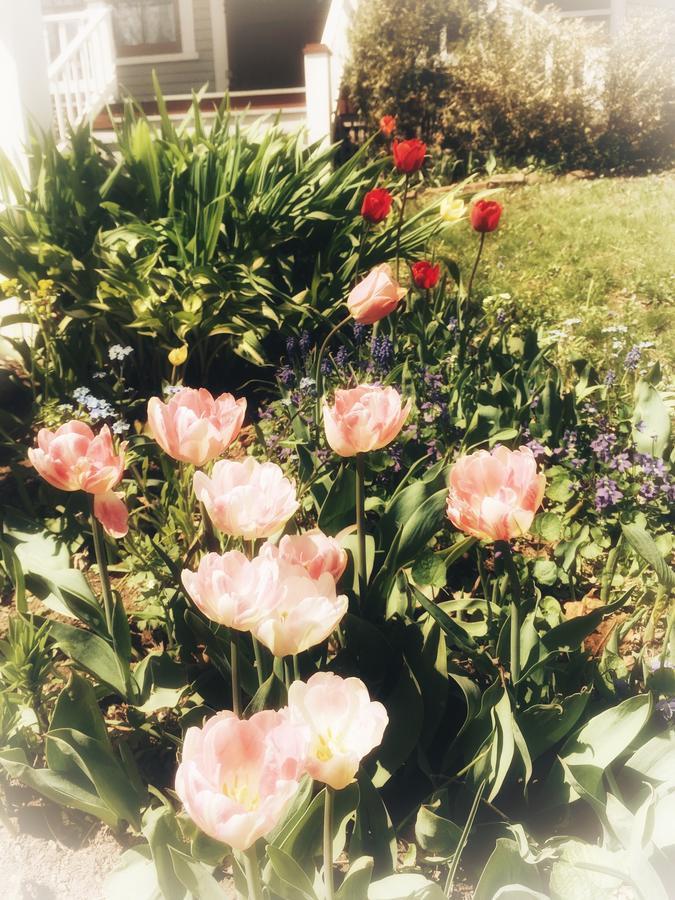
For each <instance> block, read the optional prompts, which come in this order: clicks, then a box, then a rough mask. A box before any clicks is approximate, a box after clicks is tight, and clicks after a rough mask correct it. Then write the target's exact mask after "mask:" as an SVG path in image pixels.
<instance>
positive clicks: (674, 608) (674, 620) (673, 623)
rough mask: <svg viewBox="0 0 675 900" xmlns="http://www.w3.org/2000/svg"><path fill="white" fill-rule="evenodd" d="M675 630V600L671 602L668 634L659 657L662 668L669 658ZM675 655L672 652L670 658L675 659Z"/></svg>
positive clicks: (667, 622) (665, 636)
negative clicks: (674, 657)
mask: <svg viewBox="0 0 675 900" xmlns="http://www.w3.org/2000/svg"><path fill="white" fill-rule="evenodd" d="M674 629H675V599H673V600H671V601H670V612H669V613H668V618H667V620H666V633H665V634H664V635H663V647H662V648H661V655H660V657H659V659H660V662H661V666H664V665H665V664H666V659H667V658H668V650H669V648H670V644H671V641H672V636H673V630H674ZM674 655H675V654H674V653H673V651H672V650H671V653H670V658H671V660H672V659H673V656H674Z"/></svg>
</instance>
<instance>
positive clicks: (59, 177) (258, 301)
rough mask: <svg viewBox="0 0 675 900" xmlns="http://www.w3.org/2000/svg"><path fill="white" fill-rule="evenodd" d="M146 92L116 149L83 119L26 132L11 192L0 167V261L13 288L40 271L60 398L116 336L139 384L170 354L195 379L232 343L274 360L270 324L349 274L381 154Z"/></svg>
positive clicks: (375, 255) (323, 309) (388, 236)
mask: <svg viewBox="0 0 675 900" xmlns="http://www.w3.org/2000/svg"><path fill="white" fill-rule="evenodd" d="M158 103H159V106H160V110H161V113H162V118H161V122H160V124H159V126H158V127H155V125H154V124H152V123H151V122H150V121H149V120H148V119H147V118H146V117H145V116H144V115H143V113H141V112H140V111H139V110H137V109H136V107H135V106H134V105H133V104H132V103H131V101H128V103H127V106H126V110H125V115H124V120H123V122H122V123H121V125H120V126H119V128H118V129H117V136H116V141H117V145H118V152H119V158H117V157H115V156H113V154H112V153H111V151H110V150H109V149H108V148H105V147H103V146H101V145H100V144H98V142H96V141H95V140H94V139H93V138H92V136H91V134H90V133H89V130H88V128H87V127H85V126H83V127H81V128H79V129H78V130H77V131H76V132H75V133H73V134H72V136H71V143H70V145H69V146H68V148H66V149H63V150H62V149H59V148H58V147H57V145H56V143H55V141H54V140H53V139H52V138H49V137H47V138H46V139H45V140H44V142H38V141H35V142H34V144H33V154H32V159H31V172H30V185H29V187H27V188H24V187H23V186H22V184H21V181H20V179H19V177H18V174H17V173H16V171H15V170H14V169H13V168H12V166H11V164H10V163H9V161H8V160H6V159H5V160H4V161H3V163H2V175H1V176H0V188H2V199H3V201H4V203H6V204H7V206H6V208H5V209H4V210H3V211H2V213H1V214H0V273H2V274H4V275H5V276H7V277H8V278H11V279H16V280H17V281H18V282H19V288H20V290H21V291H22V293H23V294H24V296H25V298H26V299H27V300H30V299H31V297H34V296H35V294H36V293H37V292H39V286H40V282H41V281H44V280H49V281H50V282H51V284H52V286H53V291H52V295H53V301H54V305H55V311H56V313H57V314H58V316H59V318H60V321H61V324H60V327H59V329H58V332H57V333H56V334H55V335H54V336H53V339H54V340H55V341H57V342H58V350H56V351H55V355H56V356H58V357H60V358H63V359H66V360H68V367H69V369H70V370H71V371H73V372H75V373H77V376H78V378H77V379H75V381H74V382H71V383H68V384H61V387H60V392H61V394H62V397H63V398H64V399H65V398H66V397H67V396H68V394H70V393H71V392H72V390H73V389H74V388H75V387H76V386H77V385H78V383H79V384H84V383H88V382H89V380H90V378H91V376H92V374H93V373H94V371H96V370H97V369H98V370H100V369H102V368H103V367H104V366H105V364H106V360H107V356H108V349H109V347H110V346H111V345H115V344H118V343H121V344H130V345H131V346H132V347H134V349H136V351H137V354H136V358H137V359H138V361H139V367H140V368H139V371H138V376H139V378H140V377H141V376H142V381H143V385H144V387H145V388H152V389H158V388H159V386H160V384H161V380H162V378H167V377H168V376H169V375H170V373H171V370H172V363H171V362H170V361H169V360H168V358H167V355H168V353H170V352H171V351H172V350H175V351H177V352H178V353H179V354H180V353H182V354H183V356H185V354H187V357H186V359H182V361H181V362H182V364H186V365H187V371H188V376H187V377H188V378H192V379H193V380H195V381H196V382H198V383H200V384H202V383H206V382H207V381H208V379H209V376H210V373H212V372H213V371H214V370H215V371H216V372H221V371H223V369H224V368H227V369H231V367H232V365H233V359H232V354H236V355H237V356H239V357H241V358H243V359H244V360H246V361H247V362H250V363H253V364H255V365H264V364H266V363H267V362H268V360H270V359H271V360H272V361H274V360H275V359H276V358H278V350H279V348H278V332H279V328H280V327H281V326H283V327H284V328H285V329H286V330H289V331H296V330H300V329H301V328H309V329H311V330H317V329H318V330H320V329H321V328H322V327H323V323H324V321H325V320H324V316H325V315H326V314H330V312H331V310H332V309H334V307H335V306H336V304H337V303H338V301H339V298H340V297H341V296H342V295H343V294H344V291H345V287H346V286H347V285H348V284H349V282H350V279H351V278H352V277H353V274H354V268H353V267H354V262H355V259H356V257H355V255H354V249H355V248H356V247H358V245H359V241H360V239H361V231H362V221H363V220H362V218H361V215H360V202H361V199H362V197H363V194H364V193H365V192H366V191H367V190H368V188H370V187H372V186H374V184H375V182H376V181H377V180H378V178H379V176H380V174H381V172H382V168H383V162H384V161H383V160H377V159H376V160H371V161H369V162H366V161H365V153H366V151H365V150H364V151H362V152H361V153H359V154H358V155H357V156H356V157H355V158H354V159H352V160H350V161H348V162H346V163H344V164H342V165H340V166H338V167H334V166H333V159H334V156H335V153H336V148H335V147H332V148H328V149H325V148H323V149H322V148H320V147H310V148H306V147H305V145H304V138H303V136H302V135H300V134H294V135H288V134H285V133H284V132H283V131H281V130H280V129H278V128H275V127H271V128H270V129H268V130H267V131H266V132H265V133H264V135H263V136H262V137H260V138H256V137H254V136H253V135H252V134H247V133H242V132H241V131H240V130H239V126H238V125H237V124H236V122H235V121H234V119H233V118H232V116H231V115H230V113H229V111H228V109H227V107H226V106H225V105H223V107H222V108H221V109H220V110H219V112H218V114H217V115H216V117H215V119H214V121H213V122H212V123H211V124H210V125H208V126H207V125H206V123H204V122H203V121H202V118H201V113H200V111H199V108H198V104H197V103H196V102H195V106H194V109H193V111H192V113H191V114H190V115H189V116H188V118H187V119H186V121H185V122H184V123H183V124H182V125H180V126H178V127H176V126H174V125H173V124H172V123H171V122H170V120H169V118H168V116H167V114H166V111H165V109H164V106H163V100H162V97H161V94H160V93H159V88H158ZM434 227H436V225H435V222H434V220H433V219H430V218H429V216H428V215H420V216H417V217H413V218H412V219H408V221H407V222H406V223H405V224H404V226H403V229H402V233H401V240H400V246H401V253H402V255H403V256H404V257H409V256H410V255H412V254H414V253H416V252H418V251H419V250H420V249H421V247H422V246H423V245H424V243H425V241H426V240H427V238H428V236H429V234H430V232H431V230H432V229H433V228H434ZM395 238H396V231H395V225H394V224H391V226H390V227H389V228H385V229H384V230H383V231H380V232H378V234H377V235H376V236H373V237H372V240H368V241H366V243H365V245H364V247H363V251H362V261H363V263H364V264H367V265H374V264H376V263H378V262H382V261H383V260H384V259H385V258H387V257H389V256H391V253H392V251H393V247H394V242H395ZM83 343H87V344H88V345H91V346H92V348H93V352H92V353H91V354H87V355H86V356H83V355H82V353H81V347H82V345H83ZM87 366H88V368H87ZM214 377H216V378H218V377H219V376H217V375H216V376H214ZM128 378H129V379H133V371H128ZM221 380H222V377H221ZM227 381H228V383H231V382H232V379H231V378H229V379H227Z"/></svg>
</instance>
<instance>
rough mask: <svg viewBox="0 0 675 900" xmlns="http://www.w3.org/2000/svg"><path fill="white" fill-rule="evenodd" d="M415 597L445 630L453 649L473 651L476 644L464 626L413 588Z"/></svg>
mask: <svg viewBox="0 0 675 900" xmlns="http://www.w3.org/2000/svg"><path fill="white" fill-rule="evenodd" d="M412 591H413V596H414V598H415V600H416V601H417V602H418V603H419V605H420V606H421V607H422V608H423V609H424V610H426V612H428V613H429V615H430V616H432V617H433V618H434V619H435V620H436V621H437V622H438V624H439V625H440V626H441V628H442V629H443V632H444V633H445V636H446V637H447V638H448V644H449V645H450V646H451V647H459V648H460V649H462V650H473V649H474V648H475V642H474V640H473V638H472V637H471V635H469V634H468V633H467V632H466V631H465V630H464V629H463V628H462V626H461V625H460V624H459V623H458V622H455V620H454V619H451V618H450V616H449V615H448V614H447V613H446V612H445V611H444V610H443V609H441V607H440V606H439V605H438V604H437V603H434V602H433V601H432V600H429V599H427V597H425V596H424V594H423V593H422V592H421V591H418V590H417V588H414V587H413V588H412Z"/></svg>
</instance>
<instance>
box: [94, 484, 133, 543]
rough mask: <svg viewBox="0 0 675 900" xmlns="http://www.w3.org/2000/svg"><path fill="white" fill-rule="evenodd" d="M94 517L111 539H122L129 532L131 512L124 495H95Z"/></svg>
mask: <svg viewBox="0 0 675 900" xmlns="http://www.w3.org/2000/svg"><path fill="white" fill-rule="evenodd" d="M94 515H95V516H96V518H97V519H98V521H99V522H100V523H101V525H103V527H104V528H105V530H106V531H107V533H108V534H109V535H110V537H114V538H122V537H124V535H125V534H126V533H127V531H128V530H129V511H128V509H127V505H126V503H125V502H124V495H123V494H117V493H115V491H106V493H105V494H94Z"/></svg>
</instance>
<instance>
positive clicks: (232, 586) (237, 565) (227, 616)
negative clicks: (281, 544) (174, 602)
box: [181, 550, 271, 631]
mask: <svg viewBox="0 0 675 900" xmlns="http://www.w3.org/2000/svg"><path fill="white" fill-rule="evenodd" d="M266 579H267V580H266ZM181 580H182V582H183V586H184V587H185V590H186V591H187V593H188V594H189V596H190V599H191V600H192V601H193V603H194V604H195V606H197V607H198V608H199V609H200V610H201V611H202V612H203V613H204V615H205V616H207V617H208V618H209V619H211V620H212V621H213V622H219V623H220V624H221V625H227V627H228V628H236V629H237V630H239V631H248V630H249V629H250V627H251V625H252V624H253V622H255V620H256V618H257V610H256V602H255V599H256V592H258V591H260V592H265V590H269V588H270V587H271V584H269V583H268V582H270V581H271V577H270V576H269V567H266V566H265V565H264V563H263V561H262V560H261V559H260V558H257V559H254V560H253V561H250V560H249V559H247V557H246V556H244V554H243V553H240V552H239V550H230V551H228V552H227V553H223V554H218V553H207V554H206V556H203V557H202V559H201V560H200V562H199V566H198V568H197V571H196V572H191V571H190V570H189V569H183V572H182V575H181Z"/></svg>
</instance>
